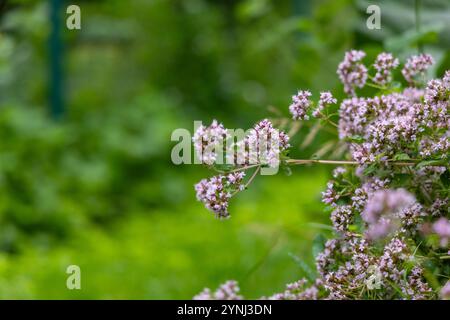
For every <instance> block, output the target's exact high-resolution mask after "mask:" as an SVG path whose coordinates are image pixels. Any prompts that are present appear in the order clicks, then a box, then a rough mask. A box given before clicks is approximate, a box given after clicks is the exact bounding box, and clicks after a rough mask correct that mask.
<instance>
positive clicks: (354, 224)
mask: <svg viewBox="0 0 450 320" xmlns="http://www.w3.org/2000/svg"><path fill="white" fill-rule="evenodd" d="M364 57H365V53H364V52H362V51H356V50H352V51H350V52H347V53H346V54H345V57H344V61H342V63H341V64H339V67H338V71H337V73H338V75H339V78H340V80H341V81H342V83H343V85H344V91H345V93H347V94H348V95H349V97H347V98H345V99H344V100H342V101H341V102H340V104H339V109H338V113H333V112H332V111H331V110H329V109H330V108H331V107H332V105H334V104H337V99H335V98H334V97H333V95H332V94H331V92H329V91H324V92H321V93H320V97H319V100H318V102H317V103H315V102H314V101H313V100H312V97H313V95H312V93H311V92H310V91H307V90H301V91H299V92H298V93H297V94H296V95H294V96H293V101H292V104H291V105H290V106H289V112H290V113H291V115H292V120H293V124H292V126H293V127H294V126H295V122H296V121H299V120H301V121H306V120H309V119H311V118H315V119H317V120H318V121H320V124H326V125H330V126H331V127H335V128H337V136H338V139H339V142H338V144H339V145H342V146H345V147H346V153H345V154H344V155H343V157H342V158H341V159H316V158H315V159H293V158H290V157H289V149H290V144H289V141H290V138H291V137H288V135H287V134H286V133H284V132H283V131H280V130H277V129H275V127H274V125H273V123H272V122H271V121H269V120H263V121H261V122H260V123H258V124H257V125H255V127H254V128H253V131H252V132H251V133H250V134H248V135H247V136H246V137H245V138H244V139H243V140H241V141H240V142H237V143H236V144H235V145H233V148H232V150H233V151H236V153H233V154H232V157H231V160H232V161H231V162H229V163H231V164H232V165H231V167H227V168H225V169H224V171H221V174H220V175H219V176H217V177H213V178H210V179H205V180H202V181H201V182H200V183H199V184H197V185H196V190H197V198H198V199H199V200H200V201H202V202H203V203H204V204H205V206H206V207H207V208H208V209H209V210H211V211H213V212H214V213H215V215H216V216H217V217H221V218H225V217H229V213H228V205H229V200H230V198H231V197H232V196H233V195H234V194H237V193H238V192H240V191H242V190H244V189H246V188H247V187H248V186H249V185H250V183H251V182H252V181H253V180H254V179H255V177H256V175H257V174H258V172H259V171H260V170H262V169H263V168H265V167H277V166H278V165H281V166H294V165H311V164H323V165H338V166H339V167H337V168H336V169H335V170H334V171H333V178H332V179H331V180H330V181H329V182H328V184H327V188H326V190H325V191H324V192H323V194H322V200H323V202H324V204H325V205H326V207H328V211H329V212H330V220H331V225H332V228H333V231H334V235H335V237H334V238H332V239H330V240H328V241H327V242H326V243H325V244H324V250H323V251H322V252H321V253H320V254H318V255H317V256H316V267H317V279H316V280H315V281H312V282H308V281H306V280H304V279H301V280H299V281H297V282H293V283H291V284H289V285H287V287H286V289H285V291H284V292H281V293H278V294H275V295H272V296H270V297H269V298H270V299H321V298H326V299H394V298H395V299H398V298H400V299H430V298H444V299H445V298H450V293H449V292H450V282H448V277H449V276H450V268H449V267H448V265H445V263H447V262H448V261H449V259H450V247H449V245H450V205H449V201H448V199H449V198H450V172H449V171H450V164H449V158H450V109H449V107H450V103H449V98H450V71H446V72H445V74H444V76H443V77H442V78H440V79H433V80H430V81H428V82H427V83H425V82H424V81H423V79H424V77H425V73H426V71H427V69H428V68H429V66H430V65H431V64H432V63H433V59H432V57H431V56H429V55H425V54H422V55H419V56H413V57H411V58H410V59H408V60H407V62H406V64H405V65H404V67H403V69H402V74H403V76H404V77H405V80H406V81H407V82H408V85H409V86H410V87H408V88H404V89H401V88H398V87H397V88H396V89H395V90H391V89H389V88H394V86H393V84H392V82H393V77H392V70H394V69H395V68H396V67H398V65H399V61H398V59H396V58H395V57H393V55H392V54H390V53H381V54H379V55H378V56H377V58H376V60H375V62H374V64H373V68H374V69H375V71H376V73H375V75H373V76H371V75H370V74H369V71H368V69H367V68H366V67H365V66H364V64H363V62H362V60H363V58H364ZM419 78H421V79H419ZM419 80H420V81H419ZM365 85H368V86H370V87H373V88H375V89H379V91H377V92H376V94H375V95H374V96H371V97H358V96H356V93H357V89H359V88H362V87H364V86H365ZM314 128H321V126H315V127H314ZM323 128H325V127H323ZM328 128H329V127H328ZM329 129H330V128H329ZM331 129H332V128H331ZM208 130H209V129H208V128H203V129H202V130H201V131H200V134H199V135H198V136H201V135H206V136H208V137H215V138H212V139H210V141H212V142H211V144H212V145H213V146H216V145H215V144H216V141H217V140H218V138H220V137H225V136H226V135H227V133H226V132H227V131H226V129H224V128H223V127H221V126H220V125H219V124H217V123H213V125H212V128H211V130H209V131H208ZM295 131H296V130H291V131H290V132H295ZM268 137H271V138H275V139H272V142H273V141H275V142H274V143H272V142H268V140H267V138H268ZM261 138H263V139H261ZM195 141H197V144H196V148H197V149H200V148H202V150H203V149H204V148H205V147H207V145H208V143H207V144H206V145H205V144H204V143H198V139H197V140H195ZM219 149H220V147H219ZM251 149H252V150H253V151H255V150H256V154H253V156H252V154H251V152H250V151H251ZM238 150H240V151H239V152H238ZM261 152H263V154H260V153H261ZM207 159H216V158H215V156H214V155H208V157H207ZM237 159H241V160H242V159H243V161H237ZM208 162H209V161H208ZM208 162H207V163H206V164H208V165H210V166H211V165H212V166H213V167H214V161H213V162H212V163H210V162H209V163H208ZM248 170H253V174H252V175H251V177H250V178H249V179H247V181H246V182H244V173H245V172H247V171H248ZM430 266H433V268H435V269H434V270H426V268H429V267H430ZM435 270H439V273H438V272H435ZM228 286H229V283H228V284H226V285H225V287H228ZM235 286H236V285H235V284H234V283H232V286H231V287H232V288H235ZM220 290H221V289H219V291H218V292H220ZM227 292H231V294H230V295H226V296H231V297H238V298H241V296H239V295H237V294H234V293H233V292H234V291H233V289H230V290H228V291H227ZM220 296H221V295H220V294H219V296H217V295H214V294H211V291H210V290H207V291H204V292H203V294H201V295H199V296H197V298H198V297H200V298H201V297H204V298H208V299H209V298H213V299H220ZM222 296H223V295H222Z"/></svg>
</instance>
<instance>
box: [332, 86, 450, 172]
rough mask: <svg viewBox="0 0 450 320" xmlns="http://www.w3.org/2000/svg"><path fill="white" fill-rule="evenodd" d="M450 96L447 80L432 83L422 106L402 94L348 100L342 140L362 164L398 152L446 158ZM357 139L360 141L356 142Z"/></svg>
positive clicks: (449, 148) (343, 114) (341, 122)
mask: <svg viewBox="0 0 450 320" xmlns="http://www.w3.org/2000/svg"><path fill="white" fill-rule="evenodd" d="M449 94H450V86H449V85H448V81H444V80H432V81H430V82H429V84H428V87H427V89H426V90H425V100H424V102H423V103H416V102H412V101H411V98H410V97H407V96H405V95H404V94H400V93H392V94H389V95H382V96H380V97H374V98H350V99H346V100H344V101H343V102H342V104H341V106H340V110H339V114H340V120H339V137H340V138H341V139H343V140H347V141H349V143H350V151H351V153H352V156H353V159H355V160H356V161H358V162H360V163H361V164H366V163H371V162H374V161H377V160H379V161H383V160H387V159H390V158H392V157H394V156H395V155H396V154H399V153H402V154H407V155H409V156H410V157H417V158H418V157H422V158H423V157H426V158H429V157H441V158H447V157H448V153H449V151H450V112H449V110H450V109H449V102H448V98H449ZM355 137H358V139H359V140H358V141H354V138H355ZM417 144H418V145H419V146H420V149H419V152H417V147H416V146H417Z"/></svg>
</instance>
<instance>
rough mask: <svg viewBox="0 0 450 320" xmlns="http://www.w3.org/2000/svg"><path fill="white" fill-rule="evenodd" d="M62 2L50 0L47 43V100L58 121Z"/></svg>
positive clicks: (60, 96)
mask: <svg viewBox="0 0 450 320" xmlns="http://www.w3.org/2000/svg"><path fill="white" fill-rule="evenodd" d="M62 2H63V0H50V25H51V31H50V41H49V58H50V62H49V63H50V84H49V100H50V112H51V115H52V117H53V118H54V119H59V118H61V116H62V115H63V113H64V99H63V72H62V50H63V46H62V40H61V30H62V28H63V25H62V24H61V14H62V11H61V9H62Z"/></svg>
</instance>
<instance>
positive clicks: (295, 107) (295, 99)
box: [289, 91, 311, 120]
mask: <svg viewBox="0 0 450 320" xmlns="http://www.w3.org/2000/svg"><path fill="white" fill-rule="evenodd" d="M310 97H311V92H309V91H299V92H298V93H297V94H296V95H293V96H292V104H291V105H290V106H289V112H290V113H291V114H292V118H293V119H294V120H308V119H309V116H308V115H307V112H308V110H309V108H310V106H311V101H310V100H309V98H310Z"/></svg>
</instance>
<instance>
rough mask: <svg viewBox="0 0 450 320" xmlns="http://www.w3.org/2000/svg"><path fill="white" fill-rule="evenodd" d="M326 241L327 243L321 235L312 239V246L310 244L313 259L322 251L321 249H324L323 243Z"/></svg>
mask: <svg viewBox="0 0 450 320" xmlns="http://www.w3.org/2000/svg"><path fill="white" fill-rule="evenodd" d="M326 241H327V239H326V238H325V236H324V235H323V234H321V233H319V234H318V235H317V236H316V237H315V238H314V240H313V244H312V254H313V257H314V258H316V257H317V255H318V254H319V253H321V252H322V251H323V249H324V248H325V242H326Z"/></svg>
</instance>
